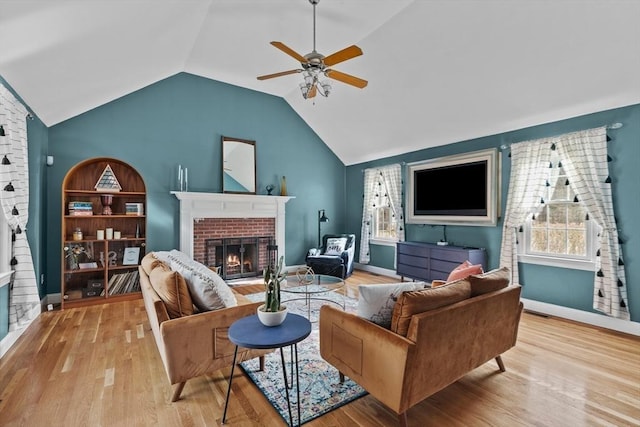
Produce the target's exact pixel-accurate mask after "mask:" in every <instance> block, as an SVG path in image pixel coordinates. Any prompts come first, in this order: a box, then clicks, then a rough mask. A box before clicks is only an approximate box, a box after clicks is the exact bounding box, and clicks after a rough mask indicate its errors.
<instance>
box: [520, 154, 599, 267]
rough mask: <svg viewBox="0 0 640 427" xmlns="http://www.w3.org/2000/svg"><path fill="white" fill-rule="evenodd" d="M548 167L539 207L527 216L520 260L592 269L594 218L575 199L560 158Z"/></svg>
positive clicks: (593, 263)
mask: <svg viewBox="0 0 640 427" xmlns="http://www.w3.org/2000/svg"><path fill="white" fill-rule="evenodd" d="M552 164H554V165H558V166H556V167H555V168H550V169H549V176H548V179H547V183H548V184H547V187H546V194H545V195H544V197H543V198H544V201H545V202H544V203H543V204H542V206H541V207H540V210H539V211H538V212H537V213H536V214H535V215H532V216H531V217H529V218H528V219H527V221H526V222H525V226H524V229H523V236H522V237H523V240H524V242H521V243H524V244H521V245H520V261H523V262H527V263H533V264H543V265H551V266H556V267H568V268H576V269H581V270H592V271H593V270H594V266H595V259H594V258H593V256H594V255H593V254H594V250H593V245H594V241H595V236H594V229H595V228H596V227H595V225H594V222H593V221H589V220H588V219H587V218H588V212H587V210H586V209H585V207H584V205H583V204H582V203H581V202H579V201H577V199H576V194H575V193H574V191H573V190H572V189H571V185H570V182H569V179H568V177H567V175H566V172H565V171H564V168H563V167H562V163H561V162H560V161H559V159H557V158H555V159H552Z"/></svg>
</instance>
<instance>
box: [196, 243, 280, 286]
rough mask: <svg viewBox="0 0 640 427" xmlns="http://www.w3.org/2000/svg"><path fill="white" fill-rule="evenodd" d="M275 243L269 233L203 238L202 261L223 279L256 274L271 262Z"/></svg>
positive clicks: (274, 253) (274, 252)
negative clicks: (258, 235) (254, 235)
mask: <svg viewBox="0 0 640 427" xmlns="http://www.w3.org/2000/svg"><path fill="white" fill-rule="evenodd" d="M277 250H278V249H277V246H276V245H275V243H274V241H273V237H271V236H262V237H231V238H217V239H206V240H205V265H207V266H208V267H210V268H214V269H216V270H217V271H219V274H220V276H221V277H222V278H223V279H225V280H229V279H237V278H242V277H255V276H259V275H261V274H262V271H263V270H264V269H265V268H266V267H267V265H268V264H269V263H273V261H274V259H275V257H276V252H277Z"/></svg>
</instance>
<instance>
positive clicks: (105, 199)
mask: <svg viewBox="0 0 640 427" xmlns="http://www.w3.org/2000/svg"><path fill="white" fill-rule="evenodd" d="M100 202H101V203H102V215H111V214H112V213H113V212H112V210H111V204H112V203H113V195H111V194H103V195H102V196H100Z"/></svg>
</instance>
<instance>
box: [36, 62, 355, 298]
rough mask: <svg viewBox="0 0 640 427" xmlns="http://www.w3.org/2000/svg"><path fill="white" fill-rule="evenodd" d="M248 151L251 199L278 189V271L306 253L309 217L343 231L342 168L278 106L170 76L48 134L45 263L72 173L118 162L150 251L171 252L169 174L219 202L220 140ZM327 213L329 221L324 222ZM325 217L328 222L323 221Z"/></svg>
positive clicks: (54, 286)
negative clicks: (132, 183)
mask: <svg viewBox="0 0 640 427" xmlns="http://www.w3.org/2000/svg"><path fill="white" fill-rule="evenodd" d="M222 135H225V136H230V137H235V138H242V139H248V140H254V141H256V157H257V181H258V187H257V188H258V193H259V194H266V190H265V187H266V186H267V184H273V185H275V186H276V191H275V192H274V194H279V192H278V191H279V190H278V189H279V188H280V185H279V184H280V178H281V177H282V176H283V175H284V176H286V181H287V192H288V195H290V196H294V197H295V199H292V200H290V201H289V202H288V203H287V205H286V212H287V218H286V230H285V236H286V251H287V253H286V263H287V264H289V265H295V264H303V263H304V256H305V255H306V252H307V249H308V248H310V247H313V246H315V242H316V238H317V237H316V236H317V211H318V209H322V208H324V209H327V215H329V216H330V217H331V220H332V221H331V222H330V223H329V224H327V226H326V227H324V229H323V231H326V232H338V231H341V230H342V227H343V225H344V224H342V223H341V221H340V219H341V217H342V213H343V212H344V205H343V203H344V199H345V193H344V189H345V165H344V164H343V163H342V162H341V161H340V160H339V159H338V158H337V157H336V156H335V154H334V153H333V152H332V151H331V150H329V148H328V147H327V146H326V145H325V144H324V143H323V142H322V141H321V140H320V139H319V138H318V136H317V135H316V134H315V133H314V132H313V131H312V130H311V129H310V128H309V126H307V124H306V123H305V122H304V121H303V120H302V119H301V118H300V117H299V116H298V115H297V114H296V113H295V112H294V111H293V110H292V109H291V107H290V106H289V105H288V104H287V103H286V102H285V101H284V100H283V99H282V98H279V97H275V96H271V95H267V94H264V93H261V92H256V91H252V90H248V89H244V88H240V87H236V86H232V85H228V84H225V83H220V82H217V81H213V80H209V79H206V78H202V77H197V76H194V75H191V74H187V73H180V74H177V75H175V76H172V77H170V78H167V79H165V80H162V81H159V82H157V83H155V84H152V85H150V86H148V87H145V88H143V89H140V90H138V91H136V92H133V93H131V94H129V95H126V96H124V97H122V98H119V99H117V100H114V101H112V102H110V103H108V104H105V105H103V106H100V107H98V108H95V109H94V110H91V111H89V112H86V113H84V114H82V115H79V116H77V117H74V118H72V119H69V120H66V121H64V122H62V123H59V124H57V125H55V126H52V127H51V128H50V129H49V154H51V155H53V156H55V164H54V166H53V167H50V168H48V171H49V175H48V180H47V193H48V195H49V199H48V205H47V209H48V211H49V216H48V218H49V220H48V227H49V228H48V235H49V242H48V244H47V247H46V252H47V256H48V258H49V259H52V260H59V259H60V252H61V246H62V245H61V241H60V220H61V218H60V214H61V186H62V180H63V178H64V175H65V174H66V173H67V171H68V170H69V169H70V168H71V167H72V166H73V165H75V164H76V163H78V162H80V161H82V160H85V159H87V158H92V157H102V156H105V157H115V158H118V159H121V160H123V161H125V162H127V163H129V164H130V165H132V166H133V167H134V168H136V169H137V170H138V172H139V173H140V174H141V175H142V177H143V178H144V180H145V184H146V187H147V243H148V248H149V249H150V250H168V249H172V248H177V247H178V246H179V203H178V200H177V199H176V198H175V197H174V196H173V195H171V194H170V193H169V192H170V191H171V190H175V189H176V186H177V184H176V182H177V180H176V171H177V167H178V164H181V165H182V166H183V167H186V168H188V169H189V191H203V192H221V191H222V173H221V163H222V160H221V151H222V150H221V145H220V139H221V136H222ZM334 213H335V214H334ZM332 214H333V216H331V215H332ZM47 277H48V281H47V293H56V292H60V265H59V262H53V263H50V264H49V265H48V266H47Z"/></svg>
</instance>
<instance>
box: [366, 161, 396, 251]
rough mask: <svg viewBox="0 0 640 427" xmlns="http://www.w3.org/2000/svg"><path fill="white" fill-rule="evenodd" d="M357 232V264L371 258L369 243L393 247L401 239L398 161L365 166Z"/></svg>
mask: <svg viewBox="0 0 640 427" xmlns="http://www.w3.org/2000/svg"><path fill="white" fill-rule="evenodd" d="M363 172H364V194H363V204H362V229H361V232H360V235H361V236H362V238H361V240H360V254H359V257H360V259H359V260H360V263H362V264H368V263H369V261H370V259H371V258H370V252H369V243H372V244H375V245H387V246H395V244H396V242H398V241H404V210H403V207H402V199H403V195H402V167H401V166H400V164H397V163H396V164H393V165H388V166H382V167H379V168H370V169H365V170H364V171H363Z"/></svg>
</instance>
